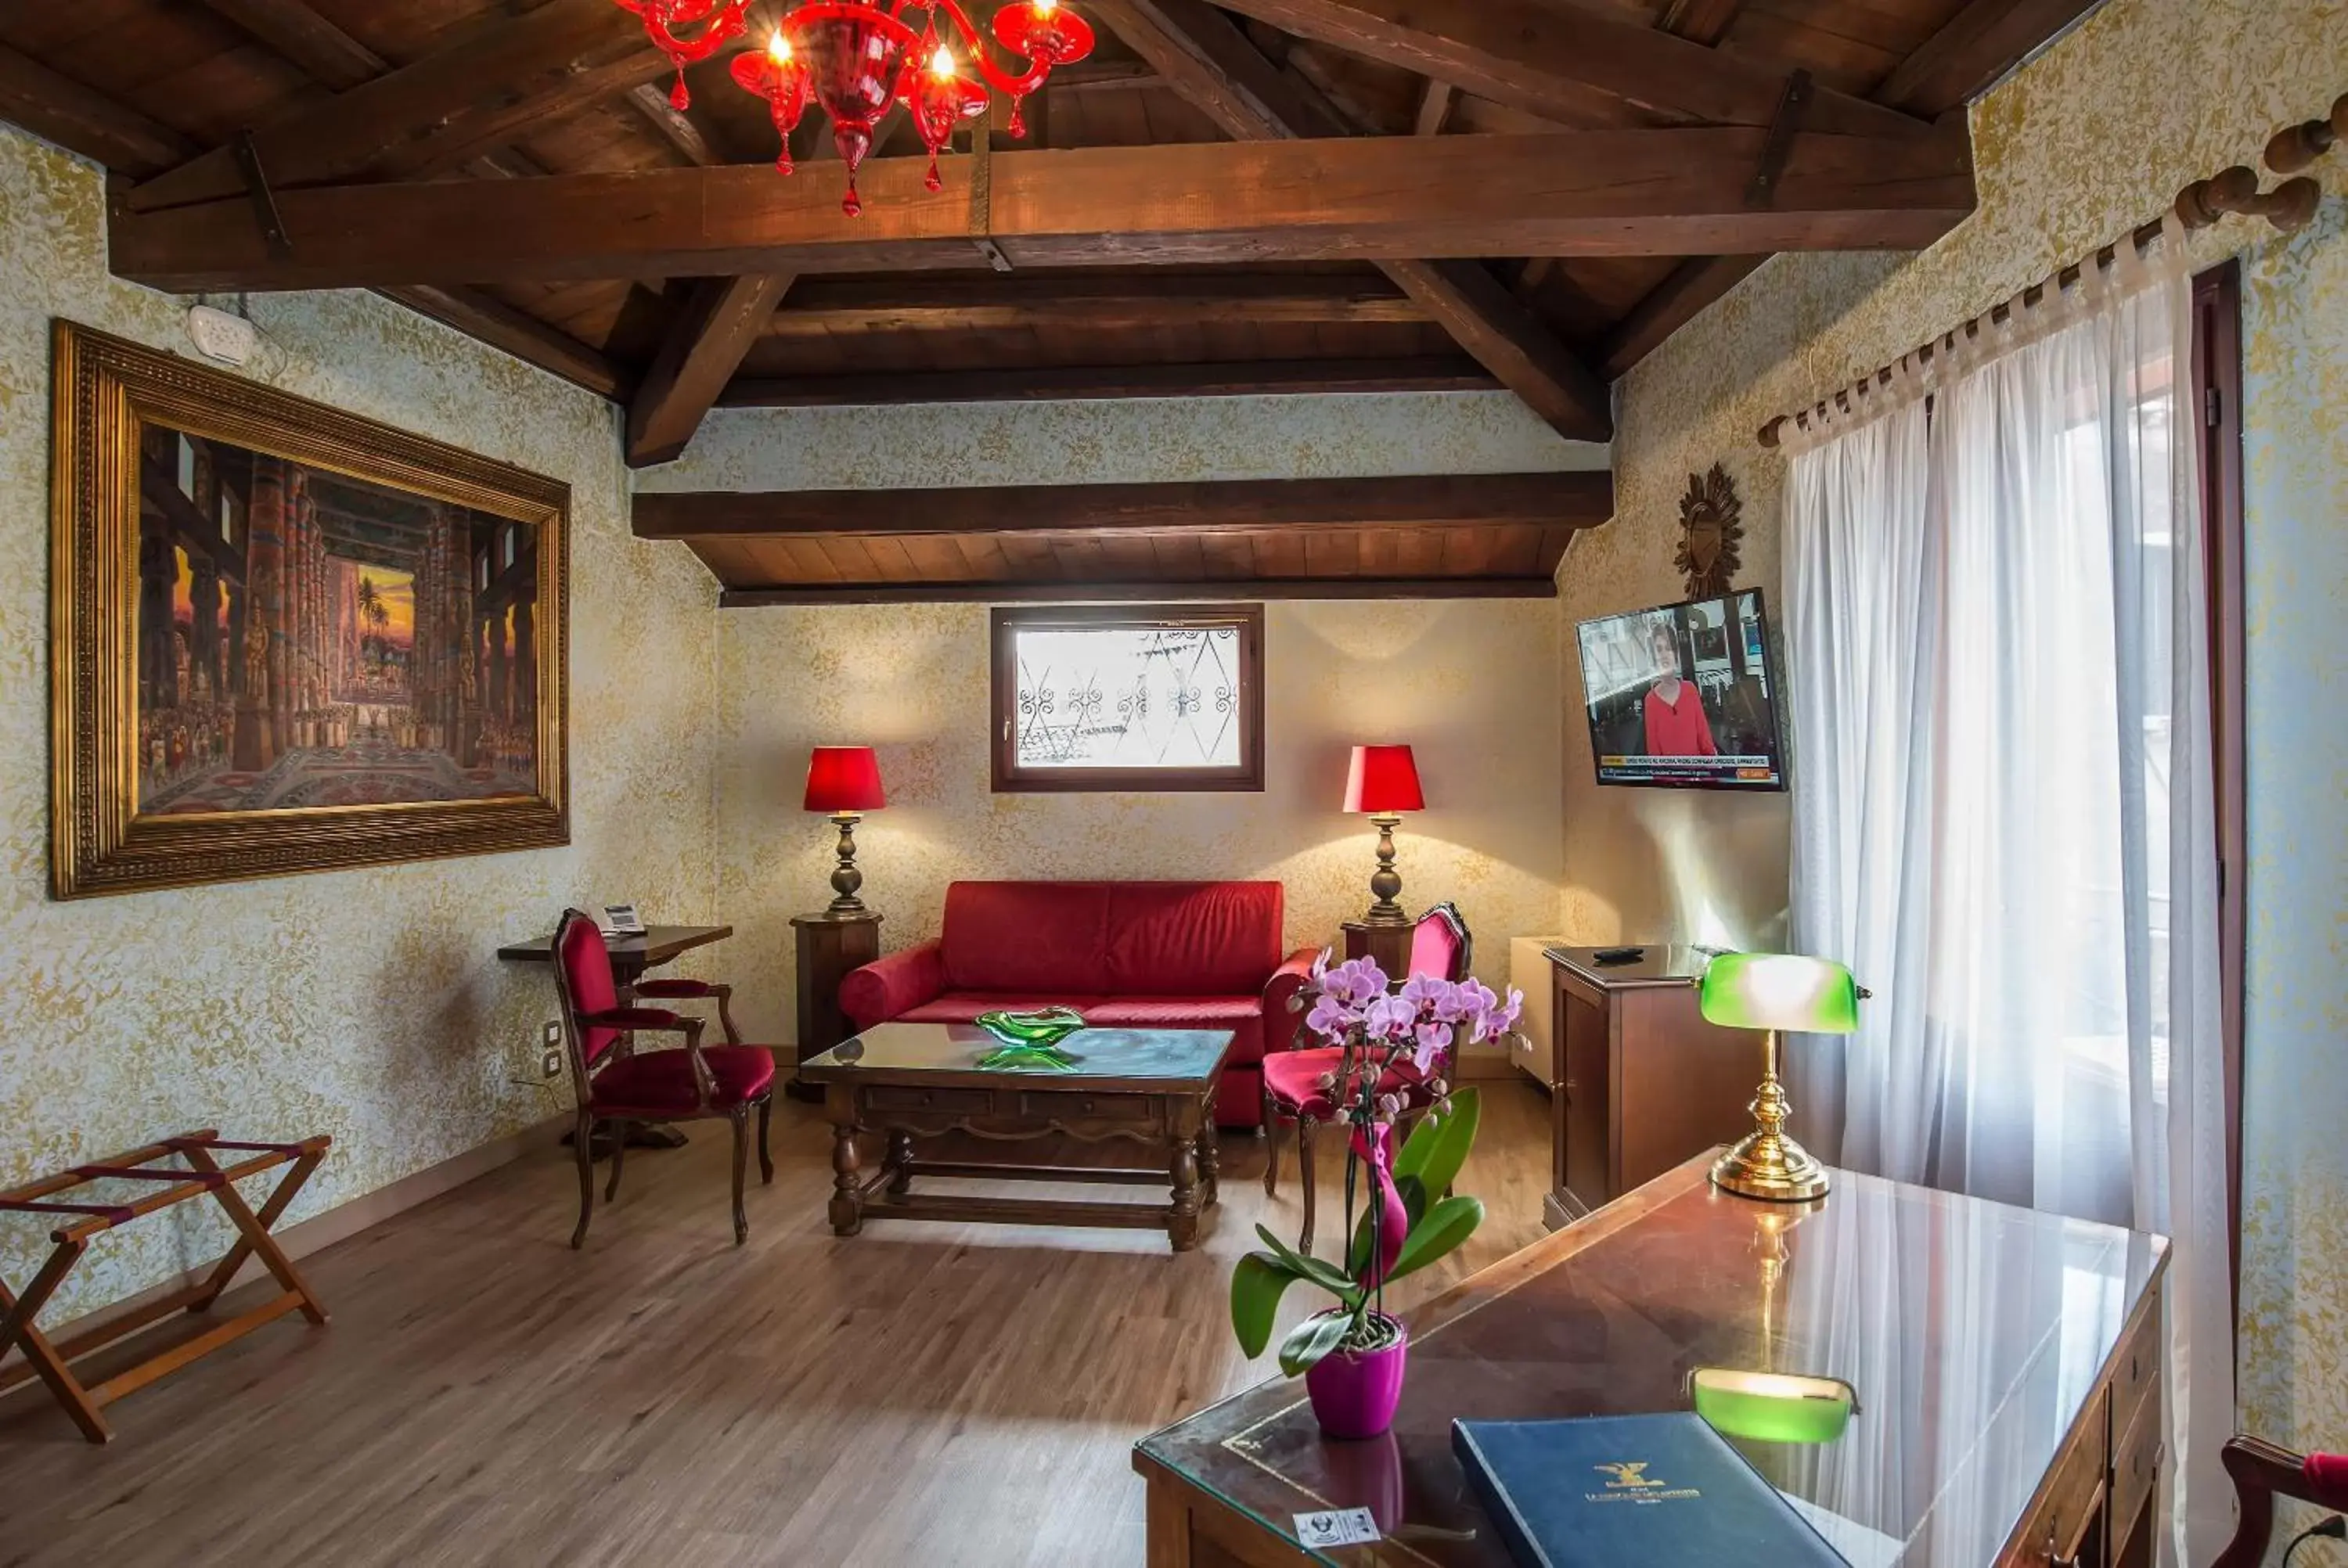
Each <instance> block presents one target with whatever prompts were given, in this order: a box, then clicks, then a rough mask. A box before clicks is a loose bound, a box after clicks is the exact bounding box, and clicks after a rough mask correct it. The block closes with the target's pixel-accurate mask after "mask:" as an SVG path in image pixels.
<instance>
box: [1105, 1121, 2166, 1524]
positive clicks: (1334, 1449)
mask: <svg viewBox="0 0 2348 1568" xmlns="http://www.w3.org/2000/svg"><path fill="white" fill-rule="evenodd" d="M2167 1250H2168V1244H2167V1243H2166V1242H2165V1241H2163V1240H2162V1239H2160V1238H2159V1237H2157V1236H2148V1235H2137V1234H2134V1233H2131V1232H2128V1231H2124V1230H2118V1229H2115V1228H2113V1227H2111V1226H2108V1225H2093V1224H2088V1223H2085V1222H2083V1221H2076V1220H2066V1219H2063V1218H2061V1217H2059V1216H2056V1215H2052V1214H2038V1213H2034V1212H2033V1211H2030V1210H2027V1209H2019V1208H2013V1207H2009V1206H2007V1205H2005V1204H1993V1203H1988V1202H1985V1201H1983V1200H1980V1199H1975V1198H1967V1197H1962V1196H1957V1195H1953V1194H1945V1193H1939V1192H1933V1191H1930V1190H1928V1189H1924V1188H1921V1187H1910V1186H1904V1185H1900V1184H1896V1183H1892V1182H1888V1181H1884V1180H1881V1179H1879V1178H1877V1177H1871V1176H1863V1175H1858V1174H1855V1173H1846V1172H1838V1173H1836V1174H1835V1188H1834V1191H1833V1192H1832V1193H1831V1194H1828V1196H1827V1197H1826V1198H1824V1199H1822V1200H1820V1201H1818V1203H1816V1204H1807V1205H1779V1204H1764V1203H1756V1202H1752V1201H1749V1200H1746V1199H1743V1198H1738V1197H1735V1196H1732V1195H1730V1194H1725V1193H1720V1192H1717V1191H1715V1190H1714V1189H1713V1188H1712V1187H1711V1186H1710V1185H1709V1184H1708V1183H1706V1181H1705V1180H1704V1162H1702V1161H1697V1162H1692V1163H1690V1164H1688V1165H1684V1166H1682V1167H1680V1168H1679V1169H1678V1170H1676V1171H1673V1172H1672V1173H1668V1174H1666V1175H1664V1176H1663V1177H1660V1178H1658V1179H1657V1180H1656V1181H1654V1182H1653V1183H1650V1184H1648V1185H1647V1186H1645V1187H1643V1188H1641V1189H1640V1190H1639V1191H1638V1192H1636V1193H1633V1194H1630V1195H1628V1196H1626V1197H1625V1198H1624V1199H1622V1201H1621V1202H1619V1203H1616V1204H1612V1205H1610V1206H1609V1207H1607V1208H1605V1209H1602V1210H1601V1211H1599V1212H1598V1213H1597V1214H1593V1215H1591V1217H1590V1218H1588V1219H1586V1220H1584V1221H1582V1222H1581V1224H1579V1225H1573V1226H1570V1227H1569V1228H1568V1229H1566V1230H1564V1231H1561V1232H1560V1233H1558V1234H1557V1235H1552V1236H1550V1237H1549V1238H1547V1239H1546V1240H1544V1241H1541V1242H1538V1243H1535V1244H1534V1245H1532V1246H1530V1247H1528V1248H1527V1249H1525V1250H1524V1251H1523V1252H1521V1253H1519V1254H1518V1255H1516V1256H1514V1257H1512V1258H1509V1259H1507V1260H1505V1261H1503V1262H1501V1263H1498V1264H1496V1265H1494V1266H1492V1267H1490V1268H1488V1269H1486V1270H1484V1271H1483V1272H1482V1273H1480V1274H1478V1275H1476V1276H1473V1277H1471V1278H1469V1279H1468V1280H1466V1281H1464V1282H1463V1283H1462V1284H1460V1285H1459V1286H1457V1287H1455V1288H1454V1289H1453V1290H1451V1291H1449V1292H1448V1293H1447V1294H1446V1295H1444V1296H1440V1297H1438V1298H1437V1300H1435V1301H1434V1302H1431V1303H1429V1304H1428V1305H1427V1306H1426V1307H1424V1308H1422V1309H1421V1310H1419V1311H1418V1312H1416V1313H1415V1314H1413V1315H1412V1316H1411V1327H1412V1338H1411V1342H1410V1348H1409V1366H1408V1370H1407V1372H1406V1378H1405V1383H1404V1392H1403V1399H1402V1407H1401V1411H1400V1414H1399V1415H1398V1416H1397V1417H1396V1419H1395V1425H1394V1430H1392V1431H1391V1432H1389V1433H1388V1434H1387V1435H1386V1436H1385V1437H1384V1438H1380V1439H1375V1440H1371V1441H1368V1442H1340V1441H1334V1440H1327V1439H1324V1438H1323V1437H1322V1436H1321V1435H1320V1432H1319V1430H1318V1428H1317V1427H1316V1426H1315V1425H1314V1423H1313V1416H1312V1412H1311V1410H1310V1409H1309V1408H1308V1407H1307V1406H1306V1404H1305V1403H1304V1389H1303V1385H1302V1383H1301V1382H1288V1381H1285V1380H1280V1379H1275V1380H1273V1381H1272V1382H1268V1383H1264V1384H1260V1385H1258V1386H1257V1387H1256V1388H1254V1389H1249V1390H1248V1391H1246V1392H1245V1393H1241V1394H1239V1395H1235V1396H1233V1397H1232V1398H1231V1399H1226V1400H1224V1401H1222V1402H1221V1403H1220V1404H1218V1405H1214V1406H1210V1408H1208V1409H1204V1410H1201V1411H1200V1412H1199V1413H1198V1414H1197V1415H1194V1416H1191V1417H1189V1419H1185V1420H1183V1421H1180V1422H1178V1423H1177V1424H1175V1425H1173V1426H1171V1427H1168V1428H1166V1429H1165V1430H1161V1431H1159V1432H1157V1433H1155V1434H1153V1435H1151V1436H1150V1437H1148V1438H1147V1439H1145V1440H1143V1441H1142V1443H1141V1444H1140V1445H1139V1449H1138V1453H1139V1456H1140V1458H1141V1460H1143V1461H1145V1464H1144V1468H1145V1469H1147V1468H1148V1466H1149V1465H1151V1464H1155V1465H1162V1466H1164V1467H1166V1468H1167V1469H1169V1470H1171V1471H1174V1472H1176V1473H1177V1474H1178V1475H1179V1476H1180V1477H1181V1478H1183V1479H1184V1480H1186V1481H1189V1482H1190V1483H1191V1484H1193V1485H1196V1486H1198V1487H1200V1488H1202V1489H1204V1490H1206V1491H1210V1492H1211V1493H1214V1494H1215V1495H1217V1496H1219V1497H1220V1498H1221V1499H1223V1500H1224V1501H1226V1502H1227V1503H1229V1504H1231V1506H1233V1507H1235V1508H1237V1509H1240V1510H1241V1511H1242V1512H1247V1513H1250V1514H1252V1515H1253V1516H1254V1517H1255V1518H1257V1519H1258V1520H1260V1521H1262V1522H1264V1523H1265V1524H1267V1525H1268V1526H1270V1527H1271V1528H1272V1529H1273V1530H1274V1531H1276V1532H1279V1533H1281V1534H1282V1536H1283V1537H1287V1536H1291V1535H1292V1522H1293V1517H1294V1515H1296V1514H1297V1513H1300V1512H1312V1511H1315V1510H1319V1509H1324V1508H1353V1507H1367V1508H1369V1509H1370V1510H1371V1511H1372V1512H1373V1514H1374V1515H1375V1516H1376V1517H1377V1519H1378V1520H1379V1522H1380V1524H1381V1526H1382V1528H1383V1529H1384V1530H1385V1537H1386V1538H1385V1540H1384V1541H1382V1542H1377V1543H1375V1544H1373V1545H1367V1546H1356V1547H1346V1548H1337V1549H1327V1550H1324V1551H1323V1552H1322V1553H1317V1554H1315V1553H1307V1555H1309V1556H1313V1559H1314V1560H1315V1561H1319V1562H1325V1563H1341V1564H1346V1565H1348V1568H1361V1565H1365V1564H1372V1563H1375V1564H1381V1565H1384V1564H1390V1563H1394V1564H1399V1563H1411V1564H1434V1565H1437V1568H1453V1565H1470V1564H1472V1565H1476V1568H1486V1565H1489V1568H1505V1565H1506V1564H1508V1563H1509V1562H1510V1559H1509V1554H1508V1553H1507V1550H1506V1549H1505V1548H1504V1547H1503V1546H1502V1544H1501V1543H1500V1542H1499V1541H1498V1538H1497V1537H1496V1536H1495V1534H1494V1532H1492V1530H1491V1528H1490V1526H1489V1524H1488V1521H1487V1520H1486V1518H1485V1516H1484V1514H1483V1513H1482V1512H1481V1510H1480V1508H1479V1507H1478V1504H1477V1502H1476V1501H1475V1500H1474V1498H1473V1497H1472V1496H1471V1495H1470V1493H1469V1491H1468V1481H1467V1478H1466V1476H1465V1474H1464V1473H1463V1472H1462V1471H1461V1470H1460V1467H1459V1464H1458V1462H1457V1460H1455V1459H1454V1458H1453V1457H1452V1450H1451V1440H1450V1427H1451V1422H1452V1420H1453V1419H1454V1418H1456V1417H1468V1418H1471V1419H1478V1418H1480V1419H1494V1420H1535V1419H1553V1418H1559V1417H1569V1416H1591V1415H1628V1414H1637V1413H1643V1412H1650V1411H1659V1410H1684V1409H1689V1408H1691V1405H1690V1399H1689V1397H1688V1395H1687V1392H1686V1388H1687V1379H1688V1376H1689V1374H1690V1373H1691V1372H1693V1371H1694V1370H1695V1369H1696V1368H1735V1369H1741V1370H1752V1371H1772V1372H1788V1373H1798V1374H1807V1375H1811V1376H1818V1377H1825V1378H1840V1379H1842V1380H1843V1381H1845V1382H1847V1383H1849V1384H1850V1385H1851V1387H1852V1388H1853V1389H1856V1390H1857V1392H1858V1399H1859V1409H1858V1413H1857V1414H1856V1415H1855V1416H1854V1417H1853V1418H1852V1419H1851V1420H1850V1422H1849V1426H1848V1428H1846V1429H1845V1430H1844V1431H1843V1433H1842V1435H1841V1436H1840V1437H1839V1438H1838V1439H1837V1440H1834V1441H1832V1442H1828V1443H1819V1444H1801V1443H1777V1442H1761V1441H1754V1440H1746V1439H1735V1440H1734V1441H1735V1444H1736V1447H1737V1448H1738V1449H1739V1450H1741V1451H1743V1452H1744V1454H1745V1455H1746V1458H1748V1459H1750V1460H1752V1461H1753V1463H1754V1465H1755V1467H1756V1469H1758V1470H1759V1471H1760V1472H1761V1473H1762V1474H1763V1475H1764V1476H1765V1477H1766V1478H1767V1479H1768V1481H1770V1483H1771V1484H1772V1485H1774V1486H1776V1488H1777V1489H1778V1490H1779V1491H1781V1492H1783V1493H1785V1494H1786V1495H1787V1497H1788V1498H1789V1499H1790V1500H1792V1501H1793V1502H1794V1504H1795V1506H1796V1508H1797V1510H1799V1511H1800V1512H1803V1513H1804V1514H1805V1515H1806V1516H1807V1517H1808V1518H1809V1519H1810V1521H1811V1522H1812V1523H1814V1524H1816V1525H1817V1526H1818V1529H1819V1531H1820V1532H1821V1533H1822V1534H1824V1535H1825V1536H1826V1537H1827V1539H1828V1542H1830V1543H1831V1544H1832V1545H1834V1546H1835V1548H1836V1549H1837V1550H1838V1551H1839V1552H1841V1553H1842V1554H1843V1555H1844V1556H1845V1557H1847V1558H1848V1559H1849V1561H1850V1562H1851V1563H1854V1564H1856V1565H1857V1568H1958V1565H1962V1568H1980V1565H1981V1564H1984V1563H1989V1562H1990V1561H1992V1560H1993V1557H1994V1555H1995V1553H1997V1551H1998V1549H1999V1548H2000V1547H2001V1546H2002V1545H2003V1543H2004V1542H2005V1539H2006V1537H2007V1536H2008V1535H2009V1534H2011V1532H2013V1528H2014V1526H2015V1525H2016V1524H2017V1523H2018V1522H2020V1520H2021V1519H2022V1517H2023V1515H2024V1511H2025V1510H2026V1509H2027V1507H2028V1506H2029V1503H2030V1500H2031V1496H2032V1494H2033V1492H2034V1491H2035V1490H2036V1488H2037V1485H2038V1483H2039V1481H2041V1479H2042V1478H2043V1477H2044V1475H2045V1473H2046V1471H2047V1469H2048V1467H2049V1465H2050V1464H2051V1463H2052V1462H2053V1461H2054V1460H2055V1455H2056V1453H2057V1451H2058V1450H2059V1448H2060V1445H2061V1444H2062V1442H2063V1440H2064V1438H2065V1435H2066V1434H2067V1433H2068V1432H2069V1430H2070V1429H2071V1427H2072V1424H2073V1423H2074V1422H2075V1420H2076V1419H2077V1418H2078V1416H2079V1414H2080V1412H2081V1411H2082V1409H2084V1408H2085V1405H2086V1403H2087V1401H2088V1400H2089V1399H2090V1398H2091V1397H2092V1395H2093V1394H2094V1392H2095V1389H2096V1386H2097V1382H2098V1379H2099V1378H2101V1377H2102V1376H2103V1373H2104V1369H2105V1367H2106V1363H2107V1362H2108V1361H2109V1360H2110V1358H2112V1356H2113V1354H2114V1352H2115V1350H2116V1348H2117V1346H2118V1344H2119V1340H2120V1336H2121V1333H2122V1331H2123V1329H2124V1328H2125V1327H2126V1326H2127V1324H2128V1323H2129V1321H2130V1319H2131V1317H2132V1316H2133V1315H2134V1314H2135V1312H2136V1311H2137V1308H2138V1307H2139V1306H2140V1305H2142V1304H2143V1303H2144V1302H2145V1300H2146V1298H2147V1296H2148V1295H2149V1293H2150V1292H2151V1291H2152V1290H2153V1288H2154V1287H2155V1284H2156V1282H2157V1278H2158V1276H2159V1272H2160V1269H2161V1267H2162V1266H2163V1264H2164V1262H2165V1259H2166V1255H2167Z"/></svg>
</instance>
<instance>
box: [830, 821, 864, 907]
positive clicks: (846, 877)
mask: <svg viewBox="0 0 2348 1568" xmlns="http://www.w3.org/2000/svg"><path fill="white" fill-rule="evenodd" d="M857 818H858V814H857V813H855V812H852V811H843V812H838V813H835V814H834V815H833V816H832V819H831V823H832V825H833V826H834V827H837V828H839V866H836V867H834V868H833V870H832V873H831V890H832V893H833V894H834V895H835V897H833V898H832V901H831V903H830V904H829V906H828V907H827V908H826V910H825V913H827V914H829V915H836V916H839V917H841V918H851V917H858V916H861V915H863V914H865V913H866V910H865V907H864V900H863V899H861V898H859V897H857V896H856V890H857V889H858V888H859V887H861V886H864V873H862V872H861V871H859V870H858V869H856V823H857Z"/></svg>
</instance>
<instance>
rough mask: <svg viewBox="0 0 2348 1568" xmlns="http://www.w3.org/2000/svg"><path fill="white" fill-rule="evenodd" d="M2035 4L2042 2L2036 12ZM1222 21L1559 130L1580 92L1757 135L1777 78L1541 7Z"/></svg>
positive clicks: (1892, 126) (1833, 118) (1314, 4)
mask: <svg viewBox="0 0 2348 1568" xmlns="http://www.w3.org/2000/svg"><path fill="white" fill-rule="evenodd" d="M2040 3H2043V0H2040ZM1222 4H1223V5H1224V7H1225V9H1228V10H1231V11H1237V12H1239V13H1240V14H1241V15H1247V16H1252V17H1255V18H1256V19H1258V20H1259V21H1263V22H1269V23H1270V24H1272V26H1275V27H1280V28H1282V29H1284V30H1286V31H1288V32H1291V33H1294V34H1296V35H1297V36H1300V37H1304V38H1312V39H1315V40H1317V41H1319V42H1321V43H1324V44H1334V45H1335V46H1337V47H1338V48H1341V49H1347V50H1351V51H1352V52H1354V54H1358V55H1365V56H1368V57H1370V58H1372V59H1375V60H1384V61H1385V62H1386V63H1388V64H1389V65H1395V66H1400V67H1403V68H1405V69H1406V70H1412V71H1416V72H1418V73H1420V74H1421V75H1423V76H1429V77H1437V78H1438V79H1440V80H1443V81H1447V82H1449V83H1450V84H1452V85H1453V86H1454V87H1458V88H1459V89H1461V90H1462V91H1465V92H1470V93H1474V94H1477V95H1478V96H1479V97H1488V98H1490V99H1492V100H1493V101H1494V102H1496V103H1502V104H1507V105H1509V106H1510V107H1511V108H1519V109H1522V110H1524V111H1526V112H1527V113H1529V114H1536V115H1546V116H1550V117H1551V118H1561V119H1563V120H1565V121H1567V122H1568V123H1573V122H1578V121H1579V120H1580V119H1581V118H1582V113H1583V107H1582V106H1584V105H1585V104H1586V102H1587V98H1588V95H1589V92H1590V90H1591V88H1596V89H1598V90H1599V91H1601V92H1603V93H1607V94H1610V95H1612V96H1613V97H1619V98H1622V99H1626V100H1628V101H1630V102H1632V103H1635V104H1638V105H1640V106H1641V107H1643V108H1647V109H1651V110H1653V111H1654V112H1655V113H1657V114H1661V115H1664V116H1667V117H1671V118H1676V119H1680V120H1683V121H1685V122H1688V123H1692V124H1698V125H1737V126H1766V125H1767V124H1768V123H1769V122H1770V119H1771V118H1772V117H1773V116H1774V115H1775V114H1776V108H1777V99H1778V97H1780V95H1781V93H1782V92H1783V89H1784V87H1785V81H1786V74H1785V72H1784V71H1783V70H1782V69H1780V68H1778V67H1776V66H1774V65H1772V64H1770V63H1769V62H1767V61H1765V60H1759V59H1748V58H1746V57H1744V56H1737V55H1729V54H1724V53H1721V52H1720V51H1718V50H1715V49H1709V48H1706V47H1705V46H1703V45H1702V44H1698V43H1694V42H1692V41H1690V40H1689V39H1686V38H1683V37H1680V36H1676V35H1674V34H1672V33H1667V32H1664V31H1663V30H1662V29H1660V28H1657V27H1654V26H1649V25H1647V24H1645V23H1643V22H1636V21H1632V20H1631V19H1629V18H1627V17H1624V16H1621V15H1613V14H1611V13H1607V12H1602V11H1598V10H1591V9H1584V8H1582V7H1580V6H1577V5H1558V4H1554V3H1552V0H1472V3H1463V4H1453V5H1429V4H1427V3H1426V0H1222ZM1810 115H1811V118H1810V121H1809V123H1810V124H1811V125H1812V126H1814V127H1815V128H1818V129H1821V130H1828V131H1835V132H1838V133H1842V134H1847V135H1859V136H1894V135H1900V134H1902V133H1906V134H1915V135H1921V134H1922V133H1924V131H1925V130H1926V129H1927V126H1926V125H1925V123H1924V122H1922V121H1920V120H1916V119H1912V118H1909V117H1908V116H1906V115H1904V114H1901V113H1900V112H1899V111H1897V110H1894V109H1890V108H1885V107H1884V106H1882V105H1880V104H1872V103H1869V102H1868V101H1867V100H1866V99H1864V98H1855V97H1850V96H1849V95H1848V94H1844V93H1838V92H1832V91H1828V90H1826V89H1823V88H1821V89H1819V91H1818V95H1817V97H1816V99H1815V101H1814V102H1813V104H1812V105H1811V107H1810Z"/></svg>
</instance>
